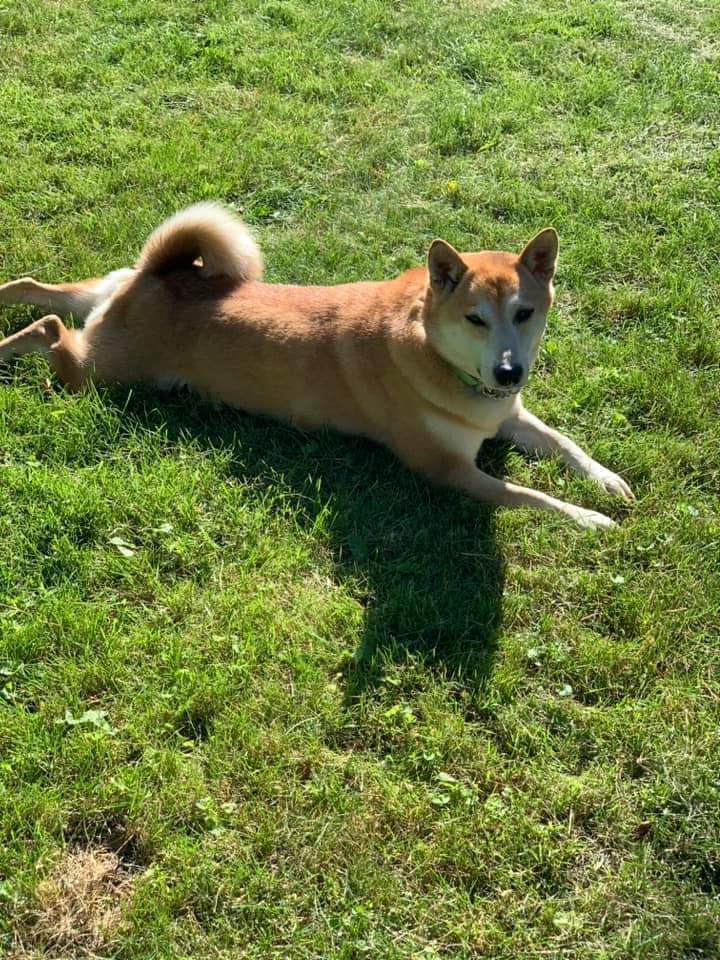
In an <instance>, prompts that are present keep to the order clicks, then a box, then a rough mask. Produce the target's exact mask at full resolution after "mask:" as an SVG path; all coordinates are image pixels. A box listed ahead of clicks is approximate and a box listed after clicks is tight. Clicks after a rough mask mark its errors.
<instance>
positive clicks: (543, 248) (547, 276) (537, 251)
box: [520, 227, 560, 283]
mask: <svg viewBox="0 0 720 960" xmlns="http://www.w3.org/2000/svg"><path fill="white" fill-rule="evenodd" d="M559 244H560V241H559V239H558V235H557V233H556V232H555V230H553V228H552V227H546V228H545V229H544V230H541V231H540V233H538V234H536V235H535V236H534V237H533V238H532V240H531V241H530V242H529V243H527V244H525V246H524V248H523V252H522V253H521V254H520V263H522V264H523V266H525V267H527V269H528V270H529V271H530V273H531V274H532V275H533V276H534V277H536V278H537V279H538V280H540V281H541V282H542V283H550V281H551V280H552V278H553V277H554V276H555V267H556V266H557V257H558V246H559Z"/></svg>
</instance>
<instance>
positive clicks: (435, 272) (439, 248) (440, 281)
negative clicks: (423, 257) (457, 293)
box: [428, 240, 467, 294]
mask: <svg viewBox="0 0 720 960" xmlns="http://www.w3.org/2000/svg"><path fill="white" fill-rule="evenodd" d="M466 270H467V264H466V263H464V261H463V259H462V257H461V256H460V254H459V253H458V252H457V250H456V249H455V248H454V247H451V246H450V244H449V243H445V241H444V240H433V242H432V243H431V244H430V250H429V251H428V273H429V274H430V286H431V287H432V288H433V290H435V291H436V292H437V293H444V294H448V293H452V291H453V290H454V289H455V287H456V286H457V285H458V284H459V283H460V280H461V279H462V275H463V274H464V273H465V271H466Z"/></svg>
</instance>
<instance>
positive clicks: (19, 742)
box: [0, 0, 720, 960]
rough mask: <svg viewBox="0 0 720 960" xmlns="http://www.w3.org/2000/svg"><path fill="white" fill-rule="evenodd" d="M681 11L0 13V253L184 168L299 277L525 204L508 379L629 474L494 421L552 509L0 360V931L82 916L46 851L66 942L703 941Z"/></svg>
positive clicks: (326, 278) (695, 203)
mask: <svg viewBox="0 0 720 960" xmlns="http://www.w3.org/2000/svg"><path fill="white" fill-rule="evenodd" d="M719 31H720V14H719V13H718V7H717V4H716V3H715V2H714V0H704V2H699V0H692V2H690V0H673V2H670V0H667V2H652V3H651V2H647V0H646V2H643V3H640V4H639V3H637V2H630V0H627V2H624V0H568V2H560V0H548V2H546V3H543V4H538V3H530V2H524V0H510V2H506V3H491V2H488V3H484V2H477V3H471V2H466V3H462V4H461V3H438V2H436V0H404V2H400V0H399V2H395V3H387V2H380V0H324V2H319V0H274V2H264V0H262V2H261V0H247V2H243V3H239V2H225V0H206V2H203V3H197V2H190V0H173V2H165V0H144V2H142V3H140V2H136V0H114V2H110V0H98V2H94V3H87V2H83V0H63V2H62V3H60V2H51V0H46V2H40V0H25V2H23V3H20V2H19V0H10V2H9V3H8V2H6V3H4V4H2V6H0V37H1V39H0V67H1V69H0V111H1V112H0V130H1V131H2V141H3V148H2V155H3V160H2V165H1V168H0V238H1V239H0V275H1V276H2V277H3V278H4V279H5V278H7V279H9V278H13V277H16V276H21V275H25V274H28V273H29V274H33V275H35V276H38V277H39V278H41V279H45V280H51V281H60V280H63V279H69V278H80V277H84V276H88V275H93V274H97V273H104V272H106V271H108V270H109V269H111V268H115V267H119V266H124V265H127V264H128V263H131V262H132V260H133V258H134V256H135V255H136V254H137V252H138V250H139V248H140V246H141V244H142V242H143V240H144V238H145V237H146V235H147V234H148V233H149V231H150V230H151V229H152V228H153V227H154V226H155V225H156V224H157V223H158V222H159V221H160V220H161V219H162V218H163V217H165V216H166V215H168V214H169V213H171V212H172V211H174V210H175V209H177V208H179V207H181V206H182V205H184V204H186V203H188V202H191V201H196V200H199V199H202V198H213V199H220V200H224V201H227V202H229V203H231V204H233V205H234V206H236V207H238V208H239V209H240V210H241V211H242V213H243V215H244V217H245V218H246V220H247V221H248V222H249V223H250V224H251V225H252V226H253V228H254V230H255V231H256V233H257V235H258V236H259V238H260V241H261V243H262V246H263V249H264V251H265V255H266V263H267V267H266V274H267V276H268V278H269V279H270V280H277V281H290V282H300V283H312V282H323V283H332V282H336V281H348V280H354V279H362V278H368V277H376V278H380V277H387V276H391V275H393V274H394V273H396V272H397V271H399V270H401V269H404V268H405V267H408V266H410V265H413V264H416V263H418V262H420V261H421V259H422V257H423V256H424V252H425V250H426V248H427V246H428V244H429V242H430V240H431V239H432V238H433V237H434V236H437V235H440V236H443V237H444V238H446V239H447V240H448V241H450V242H452V243H453V244H455V245H456V246H458V247H460V248H461V249H478V248H483V247H499V248H504V249H515V250H517V249H518V248H519V247H520V245H521V244H522V243H523V242H524V241H525V240H527V239H528V238H529V237H530V236H531V235H532V234H533V233H534V232H535V231H536V230H537V229H539V228H540V227H542V226H544V225H546V224H553V225H554V226H555V227H556V228H557V229H558V231H559V233H560V237H561V242H562V250H561V264H560V271H559V277H558V301H557V308H556V309H555V310H554V311H553V315H552V317H551V320H550V324H549V330H548V336H547V340H546V343H545V347H544V350H543V353H542V359H541V362H540V364H539V368H538V370H537V373H536V376H535V378H534V380H533V381H532V384H531V387H530V389H529V390H528V391H527V404H528V406H529V407H530V408H531V409H532V410H534V411H535V412H537V413H538V414H540V415H541V416H542V417H543V419H545V420H547V421H548V422H549V423H551V424H553V425H555V426H558V427H560V428H562V429H563V430H564V431H566V432H567V433H568V434H569V435H570V436H572V437H573V438H574V439H576V440H577V441H578V442H580V443H581V444H582V445H583V446H584V447H585V448H587V449H589V450H590V451H591V452H592V454H593V455H594V456H595V457H596V458H597V459H599V460H600V461H601V462H603V463H605V464H607V465H608V466H609V467H611V468H612V469H614V470H617V471H618V472H620V473H622V474H623V476H625V477H626V478H627V479H628V480H629V481H630V483H631V484H632V486H633V488H634V490H635V492H636V494H637V495H638V502H637V504H636V505H635V506H634V507H633V509H632V510H629V511H628V510H626V509H625V508H623V507H619V506H618V505H617V504H615V503H612V502H609V501H606V500H604V498H603V497H602V496H601V495H600V494H599V493H598V492H597V491H596V490H595V489H594V488H592V487H590V486H589V485H588V484H587V483H585V482H583V481H581V480H578V479H573V478H571V477H570V476H568V475H567V474H566V472H565V471H564V470H563V469H561V467H560V466H558V465H557V464H556V463H552V462H550V463H548V462H544V463H530V462H528V461H526V460H525V459H523V458H522V457H521V456H519V455H518V454H517V453H516V452H514V451H512V450H509V449H506V448H504V447H496V448H495V449H494V451H493V452H492V453H491V454H490V457H491V460H492V463H493V465H494V468H495V469H498V470H500V471H502V472H504V473H505V474H507V475H508V476H511V477H513V478H514V479H516V480H518V481H520V482H524V483H531V484H533V485H535V486H538V487H541V488H542V489H546V490H548V491H551V492H553V491H557V492H559V494H560V495H562V496H564V497H566V498H567V499H571V500H573V501H575V502H582V503H584V504H585V505H587V506H595V507H598V508H600V509H603V510H604V511H609V512H611V513H612V514H613V515H614V516H616V517H617V518H618V519H621V521H622V522H621V526H620V527H619V528H618V529H617V530H614V531H610V532H608V533H603V534H602V535H598V536H593V535H590V534H586V533H583V532H580V531H578V530H576V529H575V528H573V527H572V526H571V525H569V524H567V523H563V522H562V521H560V520H557V519H554V518H552V517H550V516H543V515H540V514H534V513H530V512H527V511H516V512H511V511H503V510H492V509H489V508H486V507H483V506H481V505H478V504H475V503H472V502H470V501H468V500H465V499H463V498H462V497H461V496H459V495H455V494H453V493H450V492H447V491H443V490H438V489H433V488H430V487H429V486H428V485H427V484H425V483H424V482H423V481H422V480H420V479H418V478H415V477H414V476H412V475H410V474H409V473H407V472H406V471H405V470H404V469H403V468H402V467H400V466H399V465H398V464H397V463H396V462H395V461H394V460H393V459H392V458H391V457H390V456H389V455H388V454H386V453H384V452H383V451H381V450H379V449H376V448H374V447H372V446H371V445H370V444H367V443H364V442H361V441H355V440H349V439H346V438H340V437H337V436H334V435H329V434H328V435H319V436H311V435H304V434H301V433H298V432H296V431H293V430H291V429H290V428H287V427H283V426H279V425H277V424H273V423H270V422H267V421H261V420H256V419H252V418H250V417H247V416H243V415H241V414H237V413H232V412H229V411H217V410H214V409H212V408H210V407H208V406H206V405H203V404H202V403H200V402H199V401H197V400H195V399H194V398H191V397H190V396H186V395H181V394H178V395H176V396H169V397H167V396H163V395H158V394H155V393H153V392H152V391H142V390H134V391H132V392H131V393H128V391H127V390H120V389H113V390H107V389H103V390H100V391H98V392H96V393H89V394H87V395H84V396H80V397H77V396H75V397H73V396H68V395H66V394H64V393H63V392H62V391H61V390H60V389H58V388H57V387H55V386H54V387H53V388H52V389H50V390H47V389H46V388H44V383H45V378H46V377H47V376H48V368H47V365H46V364H45V363H44V362H43V361H41V360H40V359H38V358H37V357H26V358H23V359H22V360H20V361H18V362H17V363H16V364H15V365H13V366H10V367H5V368H4V369H3V371H2V372H1V373H0V378H1V383H0V459H1V468H2V471H1V473H0V480H1V481H2V482H1V483H0V631H1V633H2V641H1V646H0V669H1V670H2V673H1V674H0V687H1V688H2V697H0V822H1V824H2V841H1V842H0V944H1V945H0V953H2V952H3V950H4V951H5V952H6V953H7V954H8V955H11V956H12V955H15V956H18V957H28V956H35V955H37V956H40V955H41V954H42V955H44V956H62V957H66V958H67V957H70V956H79V955H83V950H89V949H90V947H88V946H87V943H86V941H85V940H83V936H84V934H83V930H85V928H82V929H81V927H82V923H81V921H80V920H78V919H77V916H76V918H75V924H76V929H75V930H74V931H71V934H67V932H66V934H64V935H63V934H62V932H61V931H60V914H61V913H62V911H61V910H60V908H59V907H58V906H57V904H55V906H53V905H52V902H51V901H52V896H50V895H49V894H48V884H50V885H52V884H53V883H54V884H55V885H56V887H57V885H58V883H61V881H60V880H59V879H58V877H62V871H63V864H67V862H68V859H67V858H68V856H69V855H71V854H73V853H74V852H77V851H78V850H86V851H90V852H92V851H96V850H98V849H111V850H114V851H115V852H116V853H117V856H118V875H121V876H124V877H125V879H126V880H128V879H129V881H130V882H129V883H126V884H125V885H124V886H122V887H118V888H115V887H113V886H112V884H110V885H109V887H108V889H106V890H105V894H106V895H107V897H109V900H110V901H111V902H115V903H116V904H118V905H119V907H120V909H121V912H122V918H121V919H120V921H117V918H116V920H115V921H114V922H113V923H112V924H110V925H109V926H108V928H107V930H105V931H104V932H103V931H100V933H99V934H98V935H97V938H96V941H94V942H95V947H94V948H93V949H94V950H95V955H97V956H101V957H107V958H109V957H112V958H138V960H148V958H171V957H172V958H177V957H193V958H211V957H212V958H233V960H235V958H238V957H243V958H253V960H255V958H271V957H274V958H292V960H303V958H306V960H309V958H319V957H322V958H328V960H330V958H338V960H339V958H343V960H351V958H352V960H355V958H362V957H373V958H383V960H384V958H388V960H390V958H417V960H420V958H423V960H432V958H440V957H448V958H450V957H452V958H471V957H472V958H474V957H483V956H485V957H493V958H519V960H530V958H545V957H551V958H555V957H568V958H572V960H597V958H603V960H611V958H612V960H615V958H618V960H619V958H628V960H638V958H640V960H650V958H658V960H659V958H663V960H669V958H690V957H716V956H718V953H719V952H720V943H719V942H718V929H720V927H719V924H720V902H719V900H718V897H719V896H720V814H719V810H720V773H719V772H718V761H717V758H718V754H719V752H720V725H719V723H718V720H719V717H718V699H719V698H720V678H719V676H718V657H717V645H718V634H719V632H720V631H719V627H718V624H719V623H720V576H719V575H720V562H719V557H720V550H719V547H720V521H719V519H718V509H717V508H718V500H717V495H718V488H719V487H720V469H719V464H720V426H719V416H718V415H719V413H720V389H719V384H720V377H719V369H720V331H719V329H718V322H717V311H718V302H719V300H720V267H719V265H718V250H719V249H720V221H719V220H718V216H717V209H718V206H717V205H718V201H720V150H719V149H718V146H717V144H718V123H719V121H720V107H719V104H720V72H719V69H718V68H719V60H718V58H719V56H720V44H719V43H718V40H717V37H718V33H719ZM33 315H35V314H33V313H32V311H30V310H26V309H24V308H14V309H8V310H4V311H3V313H2V317H1V323H2V329H3V331H5V332H6V333H7V332H9V331H12V330H15V329H18V328H19V327H20V326H21V325H22V324H24V323H26V322H27V321H28V318H29V317H30V316H33ZM118 538H120V540H121V541H122V542H120V543H118V542H113V541H117V540H118ZM92 710H96V711H98V710H99V711H104V718H101V719H99V720H98V715H96V714H91V715H90V718H89V719H92V718H93V717H94V718H95V719H96V720H97V721H98V724H99V725H96V724H94V723H92V722H85V723H80V724H76V725H74V724H68V723H65V722H63V718H65V716H66V711H69V717H70V718H74V719H78V718H81V717H82V716H83V714H84V713H85V711H92ZM87 720H88V718H86V721H87ZM108 726H109V728H110V729H107V727H108ZM48 878H49V879H48ZM68 882H69V881H68ZM59 889H60V890H61V896H60V899H61V900H63V901H64V902H66V905H69V907H68V908H70V907H72V896H73V894H72V892H68V893H67V895H65V894H62V890H64V889H65V888H63V887H62V885H61V886H60V888H59ZM82 922H83V923H85V922H86V921H82ZM87 922H89V921H87ZM85 933H87V930H85ZM63 937H64V939H63ZM73 937H74V938H75V939H73ZM43 951H44V952H43Z"/></svg>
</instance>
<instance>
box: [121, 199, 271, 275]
mask: <svg viewBox="0 0 720 960" xmlns="http://www.w3.org/2000/svg"><path fill="white" fill-rule="evenodd" d="M197 260H202V266H201V267H199V268H198V272H199V274H200V276H203V277H220V276H223V277H229V278H230V279H231V280H237V281H238V282H241V283H244V282H247V281H251V280H259V279H260V277H261V276H262V255H261V253H260V250H259V249H258V246H257V244H256V243H255V241H254V240H253V238H252V237H251V236H250V232H249V230H248V229H247V227H246V226H245V224H244V223H242V221H241V220H240V219H239V218H238V217H236V216H234V214H232V213H230V211H229V210H226V209H225V208H224V207H221V206H220V205H219V204H217V203H196V204H195V205H194V206H192V207H187V208H186V209H185V210H181V211H180V212H179V213H176V214H175V215H174V216H173V217H170V219H169V220H166V221H165V222H164V223H161V224H160V226H159V227H158V228H157V229H156V230H155V231H154V232H153V233H152V234H151V235H150V238H149V239H148V241H147V242H146V244H145V246H144V247H143V249H142V253H141V254H140V258H139V259H138V262H137V264H136V269H137V270H138V271H140V272H141V273H154V274H155V275H162V274H164V273H167V272H168V271H169V270H176V269H182V268H183V267H186V268H190V267H192V265H193V264H194V263H195V262H196V261H197Z"/></svg>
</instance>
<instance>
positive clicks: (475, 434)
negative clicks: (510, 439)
mask: <svg viewBox="0 0 720 960" xmlns="http://www.w3.org/2000/svg"><path fill="white" fill-rule="evenodd" d="M424 426H425V429H426V430H427V432H428V433H429V434H430V435H431V436H432V438H433V440H434V441H435V442H436V443H437V444H439V445H440V446H441V447H443V449H445V450H447V451H448V453H451V454H455V455H456V456H460V457H462V458H463V459H470V460H474V459H475V457H476V456H477V452H478V450H479V449H480V447H481V446H482V444H483V442H484V441H485V440H487V439H488V438H489V437H494V436H495V434H496V433H497V428H496V429H494V430H492V429H490V430H487V429H480V428H478V427H476V426H473V425H471V424H465V423H462V422H461V421H459V420H456V419H454V418H452V417H447V416H444V415H443V414H441V413H434V412H432V413H426V414H425V416H424Z"/></svg>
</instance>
